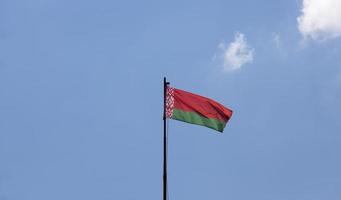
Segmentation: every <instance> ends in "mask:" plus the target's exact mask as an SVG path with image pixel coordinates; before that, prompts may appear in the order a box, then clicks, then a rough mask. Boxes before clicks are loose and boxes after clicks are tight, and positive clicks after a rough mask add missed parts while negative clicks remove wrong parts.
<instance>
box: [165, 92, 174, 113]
mask: <svg viewBox="0 0 341 200" xmlns="http://www.w3.org/2000/svg"><path fill="white" fill-rule="evenodd" d="M173 110H174V88H172V87H167V90H166V117H167V118H172V117H173Z"/></svg>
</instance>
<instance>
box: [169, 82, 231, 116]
mask: <svg viewBox="0 0 341 200" xmlns="http://www.w3.org/2000/svg"><path fill="white" fill-rule="evenodd" d="M174 108H177V109H180V110H183V111H190V112H196V113H198V114H200V115H202V116H204V117H206V118H213V119H217V120H220V121H223V122H227V121H228V120H229V119H230V118H231V116H232V113H233V111H232V110H230V109H228V108H226V107H224V106H223V105H221V104H220V103H218V102H216V101H214V100H212V99H209V98H206V97H203V96H200V95H197V94H193V93H190V92H186V91H183V90H179V89H175V88H174Z"/></svg>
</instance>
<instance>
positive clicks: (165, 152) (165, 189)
mask: <svg viewBox="0 0 341 200" xmlns="http://www.w3.org/2000/svg"><path fill="white" fill-rule="evenodd" d="M168 84H169V82H167V81H166V77H164V78H163V200H167V127H166V126H167V123H166V120H167V118H166V95H167V93H166V92H167V85H168Z"/></svg>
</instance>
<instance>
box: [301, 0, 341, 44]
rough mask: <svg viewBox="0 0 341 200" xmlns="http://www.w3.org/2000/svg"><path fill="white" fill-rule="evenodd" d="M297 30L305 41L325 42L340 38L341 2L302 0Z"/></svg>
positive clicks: (335, 0) (339, 0) (338, 0)
mask: <svg viewBox="0 0 341 200" xmlns="http://www.w3.org/2000/svg"><path fill="white" fill-rule="evenodd" d="M301 11H302V14H301V16H299V17H298V18H297V22H298V29H299V31H300V32H301V34H302V35H303V37H304V38H305V39H307V38H311V39H314V40H326V39H332V38H336V37H340V36H341V0H303V7H302V10H301Z"/></svg>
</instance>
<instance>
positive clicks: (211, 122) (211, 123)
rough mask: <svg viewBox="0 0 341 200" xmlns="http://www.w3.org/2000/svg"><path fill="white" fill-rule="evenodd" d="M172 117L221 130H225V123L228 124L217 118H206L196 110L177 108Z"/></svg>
mask: <svg viewBox="0 0 341 200" xmlns="http://www.w3.org/2000/svg"><path fill="white" fill-rule="evenodd" d="M172 118H173V119H176V120H180V121H183V122H187V123H190V124H197V125H201V126H206V127H208V128H211V129H214V130H216V131H219V132H223V130H224V128H225V125H226V123H225V122H223V121H219V120H217V119H212V118H206V117H203V116H201V115H199V114H198V113H196V112H187V111H182V110H179V109H176V108H175V109H174V110H173V116H172Z"/></svg>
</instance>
